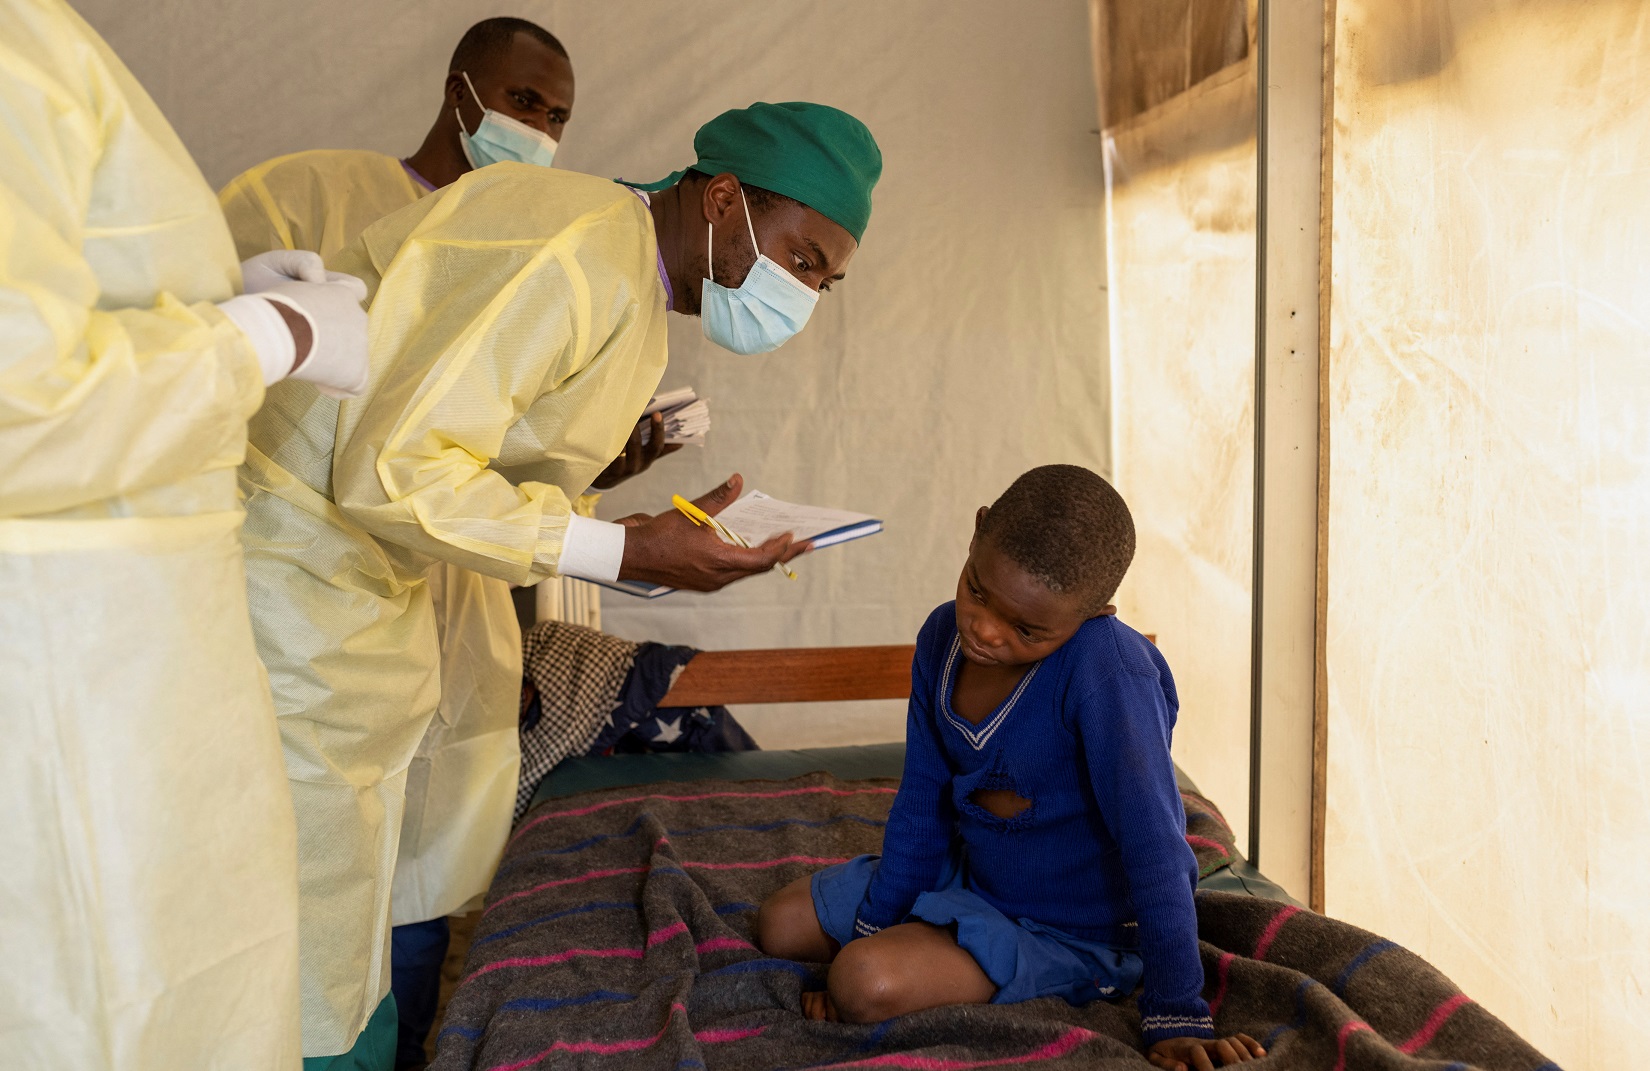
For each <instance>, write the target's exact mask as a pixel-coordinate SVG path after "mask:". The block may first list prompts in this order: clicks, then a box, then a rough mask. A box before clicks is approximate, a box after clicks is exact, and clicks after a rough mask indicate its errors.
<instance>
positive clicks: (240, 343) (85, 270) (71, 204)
mask: <svg viewBox="0 0 1650 1071" xmlns="http://www.w3.org/2000/svg"><path fill="white" fill-rule="evenodd" d="M35 14H37V11H36V10H35V9H33V8H32V7H31V5H27V4H25V5H22V6H21V7H20V8H12V9H11V10H10V12H9V13H8V14H5V15H3V16H0V72H3V73H0V338H3V339H4V342H3V344H0V517H20V516H31V515H39V514H46V513H54V512H58V511H62V510H67V509H73V508H75V507H78V506H83V505H87V504H89V503H94V502H100V501H102V500H104V499H109V498H111V497H114V496H118V495H124V494H129V493H133V492H141V491H144V490H146V489H149V488H156V487H161V486H164V485H168V484H171V483H174V482H176V481H179V480H182V479H186V478H189V477H192V476H195V475H197V474H199V473H202V472H205V471H208V470H213V469H232V468H233V467H234V466H235V465H237V464H238V463H239V462H240V460H241V455H242V453H243V450H244V447H245V437H246V420H247V417H248V416H249V415H250V414H251V413H252V412H253V411H254V410H256V409H257V407H258V404H259V402H260V401H261V400H262V398H263V377H262V374H261V372H260V370H259V366H258V361H257V355H256V354H255V352H254V351H253V349H252V346H251V344H250V342H248V341H247V339H246V337H245V336H244V335H243V334H242V333H241V332H240V330H239V329H238V328H237V327H235V326H234V324H233V323H232V322H230V320H229V319H228V318H227V317H225V316H224V315H223V314H222V313H221V312H219V311H218V310H217V308H216V307H215V305H214V303H215V302H217V301H221V300H226V299H228V298H230V297H232V296H233V295H234V292H235V290H236V289H237V288H238V287H239V284H240V273H239V268H238V265H237V262H236V261H235V259H234V255H233V249H232V246H231V244H230V241H229V238H228V235H227V233H226V232H225V230H224V226H223V220H222V217H221V216H220V215H219V213H218V208H217V201H216V199H215V198H214V197H213V196H212V191H211V189H210V188H209V187H208V186H207V185H206V182H205V180H204V179H203V178H202V177H201V174H200V171H199V170H198V169H197V168H196V166H195V164H194V161H193V160H192V159H190V157H189V155H188V153H187V152H186V151H185V150H184V148H183V145H182V143H181V142H180V141H179V140H178V138H177V136H176V135H175V134H174V133H173V132H172V130H171V128H170V126H168V125H167V123H166V121H165V119H164V118H163V117H162V116H161V115H160V112H159V111H158V109H156V108H155V107H154V105H153V103H152V102H151V101H149V99H148V97H147V95H145V94H143V93H142V90H141V89H140V88H138V86H137V84H136V83H135V82H134V81H132V80H131V78H130V76H129V75H127V74H125V71H124V68H119V69H118V70H117V69H114V68H115V67H117V66H118V63H117V61H113V58H112V56H105V55H104V53H103V51H102V50H100V49H99V48H98V47H96V46H95V45H93V44H92V43H91V42H90V41H88V40H84V39H82V40H69V39H66V38H65V37H64V36H63V35H53V34H52V33H51V32H50V28H49V27H43V26H41V25H36V24H35V23H34V21H33V16H34V15H35ZM88 36H89V35H88Z"/></svg>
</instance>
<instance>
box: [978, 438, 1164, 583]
mask: <svg viewBox="0 0 1650 1071" xmlns="http://www.w3.org/2000/svg"><path fill="white" fill-rule="evenodd" d="M979 535H980V536H981V537H982V538H985V539H989V540H991V544H992V546H994V547H996V548H997V550H999V551H1000V552H1002V553H1003V554H1005V555H1007V556H1008V558H1009V560H1010V561H1012V562H1014V564H1015V565H1018V566H1019V567H1020V568H1022V569H1024V570H1025V571H1026V572H1028V573H1030V574H1031V575H1032V576H1034V577H1036V578H1037V579H1038V580H1040V581H1042V582H1043V583H1044V584H1046V585H1047V586H1048V588H1049V590H1050V591H1056V592H1061V593H1066V592H1071V593H1076V594H1079V595H1082V596H1083V602H1084V606H1085V608H1086V609H1087V611H1088V612H1089V613H1099V612H1100V610H1101V609H1102V608H1104V607H1105V605H1106V604H1107V603H1108V602H1110V601H1111V597H1112V596H1113V595H1115V594H1116V593H1117V585H1118V584H1120V583H1122V582H1123V574H1124V573H1126V572H1128V569H1129V563H1130V562H1131V561H1133V560H1134V518H1133V517H1132V516H1130V515H1129V507H1128V506H1127V505H1126V504H1125V503H1124V501H1123V496H1122V495H1120V494H1118V493H1117V491H1116V489H1115V488H1113V487H1112V485H1111V484H1109V483H1107V482H1106V481H1105V480H1103V479H1101V478H1100V477H1099V476H1098V475H1096V474H1095V473H1092V472H1090V471H1089V470H1088V469H1085V468H1083V467H1081V466H1079V465H1043V466H1041V467H1039V468H1035V469H1032V470H1031V471H1030V472H1028V473H1026V474H1025V475H1024V476H1021V477H1020V478H1019V479H1017V480H1015V481H1014V482H1013V483H1012V484H1010V485H1009V488H1008V490H1006V491H1004V492H1003V493H1002V496H1001V497H1000V498H998V499H997V501H996V502H994V503H992V505H991V509H990V510H989V511H988V512H987V513H986V515H985V520H983V521H981V522H980V529H979Z"/></svg>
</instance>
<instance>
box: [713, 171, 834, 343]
mask: <svg viewBox="0 0 1650 1071" xmlns="http://www.w3.org/2000/svg"><path fill="white" fill-rule="evenodd" d="M739 200H740V202H741V203H744V204H745V229H746V230H748V231H750V236H751V245H753V246H755V245H756V228H755V227H753V226H751V209H750V205H749V203H745V191H744V190H743V189H741V190H740V191H739ZM706 241H707V243H708V246H707V250H706V253H707V255H708V256H709V258H710V263H711V268H710V271H711V274H712V275H715V274H716V247H715V241H716V227H715V225H714V224H713V225H712V226H711V228H710V235H709V237H708V238H707V239H706ZM818 303H819V291H817V290H815V289H813V288H812V287H810V286H809V285H808V284H807V283H804V282H803V281H802V280H801V279H798V278H797V277H796V276H794V275H792V274H791V273H790V272H788V271H786V270H785V269H784V268H782V267H780V266H779V265H778V264H777V263H775V262H774V261H772V260H769V259H768V257H767V256H766V255H765V254H764V253H763V252H762V248H761V247H760V246H757V248H756V263H755V264H752V265H751V270H750V273H749V274H748V275H746V276H745V281H744V282H743V283H740V284H739V289H737V290H729V289H728V288H727V287H725V286H723V285H721V284H720V283H718V282H717V281H716V280H715V279H706V280H705V286H704V292H703V295H702V296H701V297H700V299H699V319H700V321H701V322H702V323H703V325H704V330H705V337H706V338H708V339H710V340H711V341H712V342H714V343H716V344H717V345H718V346H721V347H722V348H723V349H728V350H732V351H733V352H734V353H745V354H750V353H767V352H769V351H770V350H776V349H778V348H779V347H780V346H783V345H784V344H785V343H786V342H788V341H790V339H791V337H792V336H793V335H795V334H796V333H797V332H798V331H800V330H802V328H803V327H804V326H806V325H807V323H808V317H809V316H811V315H812V314H813V311H814V306H815V305H817V304H818Z"/></svg>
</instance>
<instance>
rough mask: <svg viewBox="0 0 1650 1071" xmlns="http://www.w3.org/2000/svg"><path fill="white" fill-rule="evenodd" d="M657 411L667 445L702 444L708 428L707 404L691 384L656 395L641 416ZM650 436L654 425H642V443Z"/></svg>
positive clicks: (646, 441)
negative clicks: (662, 417)
mask: <svg viewBox="0 0 1650 1071" xmlns="http://www.w3.org/2000/svg"><path fill="white" fill-rule="evenodd" d="M654 413H659V414H661V415H663V416H664V418H665V443H666V444H667V445H681V446H703V445H705V433H706V432H708V431H710V403H709V402H707V401H705V400H704V399H703V398H701V397H699V395H698V394H696V393H695V392H694V390H693V388H692V387H680V388H678V389H676V390H667V391H665V392H664V393H663V394H655V395H654V396H653V400H652V401H650V402H648V403H647V408H646V409H644V410H642V415H643V416H652V415H653V414H654ZM652 439H653V425H652V424H651V423H648V424H643V425H642V445H644V446H646V445H647V444H648V443H649V442H651V441H652Z"/></svg>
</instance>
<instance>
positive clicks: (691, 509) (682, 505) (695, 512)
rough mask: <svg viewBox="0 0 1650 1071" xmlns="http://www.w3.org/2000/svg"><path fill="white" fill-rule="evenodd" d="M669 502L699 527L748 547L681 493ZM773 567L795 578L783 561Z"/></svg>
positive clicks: (735, 534)
mask: <svg viewBox="0 0 1650 1071" xmlns="http://www.w3.org/2000/svg"><path fill="white" fill-rule="evenodd" d="M670 504H671V505H673V506H675V507H676V510H677V512H679V513H680V514H681V515H682V516H684V517H686V518H687V519H688V520H690V521H692V522H693V523H694V524H696V525H698V526H699V527H701V528H709V529H710V530H711V531H713V532H715V533H716V534H717V535H719V536H721V537H722V540H723V541H724V542H727V543H732V544H733V545H734V546H736V547H745V548H746V549H749V548H750V542H749V541H748V540H747V539H745V537H744V536H742V535H740V534H739V533H738V532H735V531H734V530H733V529H732V528H729V527H728V526H727V525H725V524H723V523H722V522H721V521H719V520H717V519H716V518H715V517H712V516H711V515H710V514H708V513H706V512H705V511H704V510H702V509H700V508H699V507H698V506H695V505H694V504H693V503H692V502H689V501H688V500H687V499H685V498H683V497H682V496H681V495H671V496H670ZM774 568H775V569H778V570H779V571H780V572H782V573H784V574H785V575H786V576H788V577H790V578H791V579H792V580H795V579H796V574H795V573H794V572H792V571H791V567H790V566H788V565H786V564H785V563H784V562H775V563H774Z"/></svg>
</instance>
